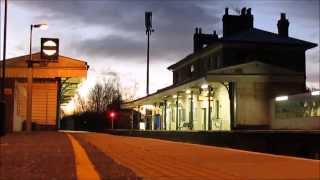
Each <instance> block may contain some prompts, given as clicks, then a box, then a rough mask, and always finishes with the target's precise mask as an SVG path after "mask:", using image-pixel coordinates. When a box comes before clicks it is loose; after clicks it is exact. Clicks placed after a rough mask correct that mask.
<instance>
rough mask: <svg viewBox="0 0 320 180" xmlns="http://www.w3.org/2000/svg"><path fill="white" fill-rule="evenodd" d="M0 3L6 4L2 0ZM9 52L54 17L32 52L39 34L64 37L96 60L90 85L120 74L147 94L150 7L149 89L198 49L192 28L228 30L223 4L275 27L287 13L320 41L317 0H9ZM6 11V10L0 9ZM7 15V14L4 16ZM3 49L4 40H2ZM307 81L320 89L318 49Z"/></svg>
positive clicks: (77, 53)
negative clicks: (244, 9)
mask: <svg viewBox="0 0 320 180" xmlns="http://www.w3.org/2000/svg"><path fill="white" fill-rule="evenodd" d="M1 2H2V4H1V5H2V7H3V1H1ZM8 2H9V6H8V44H7V46H8V49H7V57H14V56H19V55H25V54H27V53H28V48H29V47H28V45H29V39H28V38H29V28H30V24H35V23H48V25H49V28H48V30H47V31H42V30H39V29H37V30H35V31H34V34H33V35H34V36H33V37H34V38H33V44H34V46H33V47H34V48H33V50H34V52H36V51H39V49H40V41H39V40H40V38H41V37H53V38H59V39H60V54H61V55H64V56H68V57H73V58H76V59H81V60H85V61H87V62H88V64H89V65H90V69H89V73H88V80H89V81H88V82H87V83H86V84H85V85H84V87H83V89H86V88H88V87H90V86H92V84H93V83H94V82H95V81H97V80H99V79H102V78H103V77H104V76H108V75H110V74H112V73H110V72H116V73H118V74H119V76H120V80H121V84H122V86H123V87H127V88H130V87H133V86H134V84H135V83H137V85H138V92H137V96H143V95H145V79H146V34H145V26H144V13H145V11H152V12H153V27H154V29H155V32H154V33H153V34H152V35H151V47H150V48H151V51H150V53H151V54H150V62H151V65H150V90H151V92H154V91H156V90H157V89H160V88H163V87H165V86H168V85H171V83H172V73H171V72H170V71H169V70H167V67H168V66H169V65H171V64H173V63H175V62H177V61H179V60H180V59H182V58H183V57H185V56H187V55H188V54H190V53H192V51H193V33H194V28H195V27H196V26H197V27H202V31H203V32H204V33H212V32H213V30H217V32H218V34H219V37H220V36H222V16H223V14H224V9H225V7H229V9H230V13H231V14H237V13H238V11H239V10H240V9H241V8H242V7H247V8H252V13H253V15H254V26H255V27H256V28H259V29H263V30H267V31H270V32H275V33H277V25H276V24H277V20H278V19H279V17H280V13H281V12H285V13H286V14H287V18H288V19H289V22H290V26H289V36H291V37H294V38H298V39H302V40H306V41H310V42H313V43H317V44H319V1H318V0H313V1H311V0H310V1H307V0H304V1H289V0H280V1H270V0H261V1H253V0H251V1H222V0H216V1H214V0H212V1H206V0H203V1H201V0H199V1H196V0H194V1H191V0H187V1H182V0H181V1H180V0H173V1H156V0H148V1H147V0H145V1H142V0H135V1H134V0H131V1H125V0H119V1H115V0H114V1H111V0H110V1H102V0H95V1H91V0H87V1H85V0H73V1H71V0H70V1H67V0H55V1H54V0H51V1H50V0H42V1H40V0H39V1H37V0H28V1H23V0H9V1H8ZM1 13H2V12H1ZM2 18H3V15H2ZM1 47H2V46H1ZM306 57H307V58H306V62H307V84H308V86H312V87H316V88H319V47H316V48H313V49H311V50H309V51H307V56H306Z"/></svg>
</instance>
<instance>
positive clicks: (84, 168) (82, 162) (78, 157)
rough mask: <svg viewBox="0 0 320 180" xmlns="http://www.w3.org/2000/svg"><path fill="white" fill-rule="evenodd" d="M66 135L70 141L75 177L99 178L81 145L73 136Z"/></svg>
mask: <svg viewBox="0 0 320 180" xmlns="http://www.w3.org/2000/svg"><path fill="white" fill-rule="evenodd" d="M66 134H67V133H66ZM67 136H68V138H69V139H70V141H71V144H72V147H73V151H74V157H75V162H76V171H77V179H79V180H81V179H83V180H87V179H90V180H96V179H97V180H100V176H99V174H98V172H97V171H96V170H95V168H94V165H93V164H92V163H91V161H90V159H89V157H88V155H87V153H86V152H85V150H84V149H83V148H82V147H81V145H80V144H79V143H78V141H77V140H76V139H75V138H74V137H72V135H70V134H67Z"/></svg>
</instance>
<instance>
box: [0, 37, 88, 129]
mask: <svg viewBox="0 0 320 180" xmlns="http://www.w3.org/2000/svg"><path fill="white" fill-rule="evenodd" d="M49 41H50V40H49ZM42 42H43V41H42ZM52 42H53V41H51V43H52ZM44 43H45V42H44ZM49 44H50V43H49ZM41 47H43V46H41ZM54 47H55V46H53V45H52V44H51V48H50V49H51V50H49V51H47V52H48V53H49V54H50V53H51V55H53V53H52V51H53V50H54ZM56 48H58V46H57V47H56ZM55 51H56V56H55V57H54V58H46V56H44V54H43V53H45V52H46V51H45V50H44V49H41V52H39V53H34V54H32V62H33V67H32V126H33V129H40V130H41V129H57V128H58V125H59V119H60V115H61V113H60V107H61V105H62V104H64V103H67V102H68V101H69V100H70V99H71V98H72V97H73V96H74V93H75V90H76V89H77V87H78V84H79V83H81V81H83V80H85V79H86V77H87V70H88V68H89V66H88V64H87V62H85V61H82V60H77V59H74V58H70V57H66V56H62V55H59V54H58V49H56V50H55ZM29 60H30V55H24V56H19V57H14V58H11V59H7V60H6V82H5V83H6V84H5V86H6V87H5V100H6V104H7V105H6V122H5V124H6V130H7V132H12V131H22V130H23V129H24V124H25V122H26V119H27V94H28V92H27V91H28V89H27V77H28V72H29V68H28V61H29ZM1 65H2V63H1ZM1 69H2V68H1ZM0 71H1V70H0Z"/></svg>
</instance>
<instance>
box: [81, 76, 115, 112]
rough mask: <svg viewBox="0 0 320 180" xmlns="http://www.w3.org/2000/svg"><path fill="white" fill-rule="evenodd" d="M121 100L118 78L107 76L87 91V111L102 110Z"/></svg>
mask: <svg viewBox="0 0 320 180" xmlns="http://www.w3.org/2000/svg"><path fill="white" fill-rule="evenodd" d="M120 101H121V93H120V88H119V81H118V78H109V79H108V80H103V82H102V83H97V84H96V85H95V86H94V87H93V88H92V89H91V90H90V92H89V96H88V108H87V110H88V111H91V112H104V111H105V110H106V109H107V106H108V105H110V104H112V103H114V102H120Z"/></svg>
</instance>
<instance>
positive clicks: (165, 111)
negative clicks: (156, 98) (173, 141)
mask: <svg viewBox="0 0 320 180" xmlns="http://www.w3.org/2000/svg"><path fill="white" fill-rule="evenodd" d="M163 129H164V130H167V100H164V117H163Z"/></svg>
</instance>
